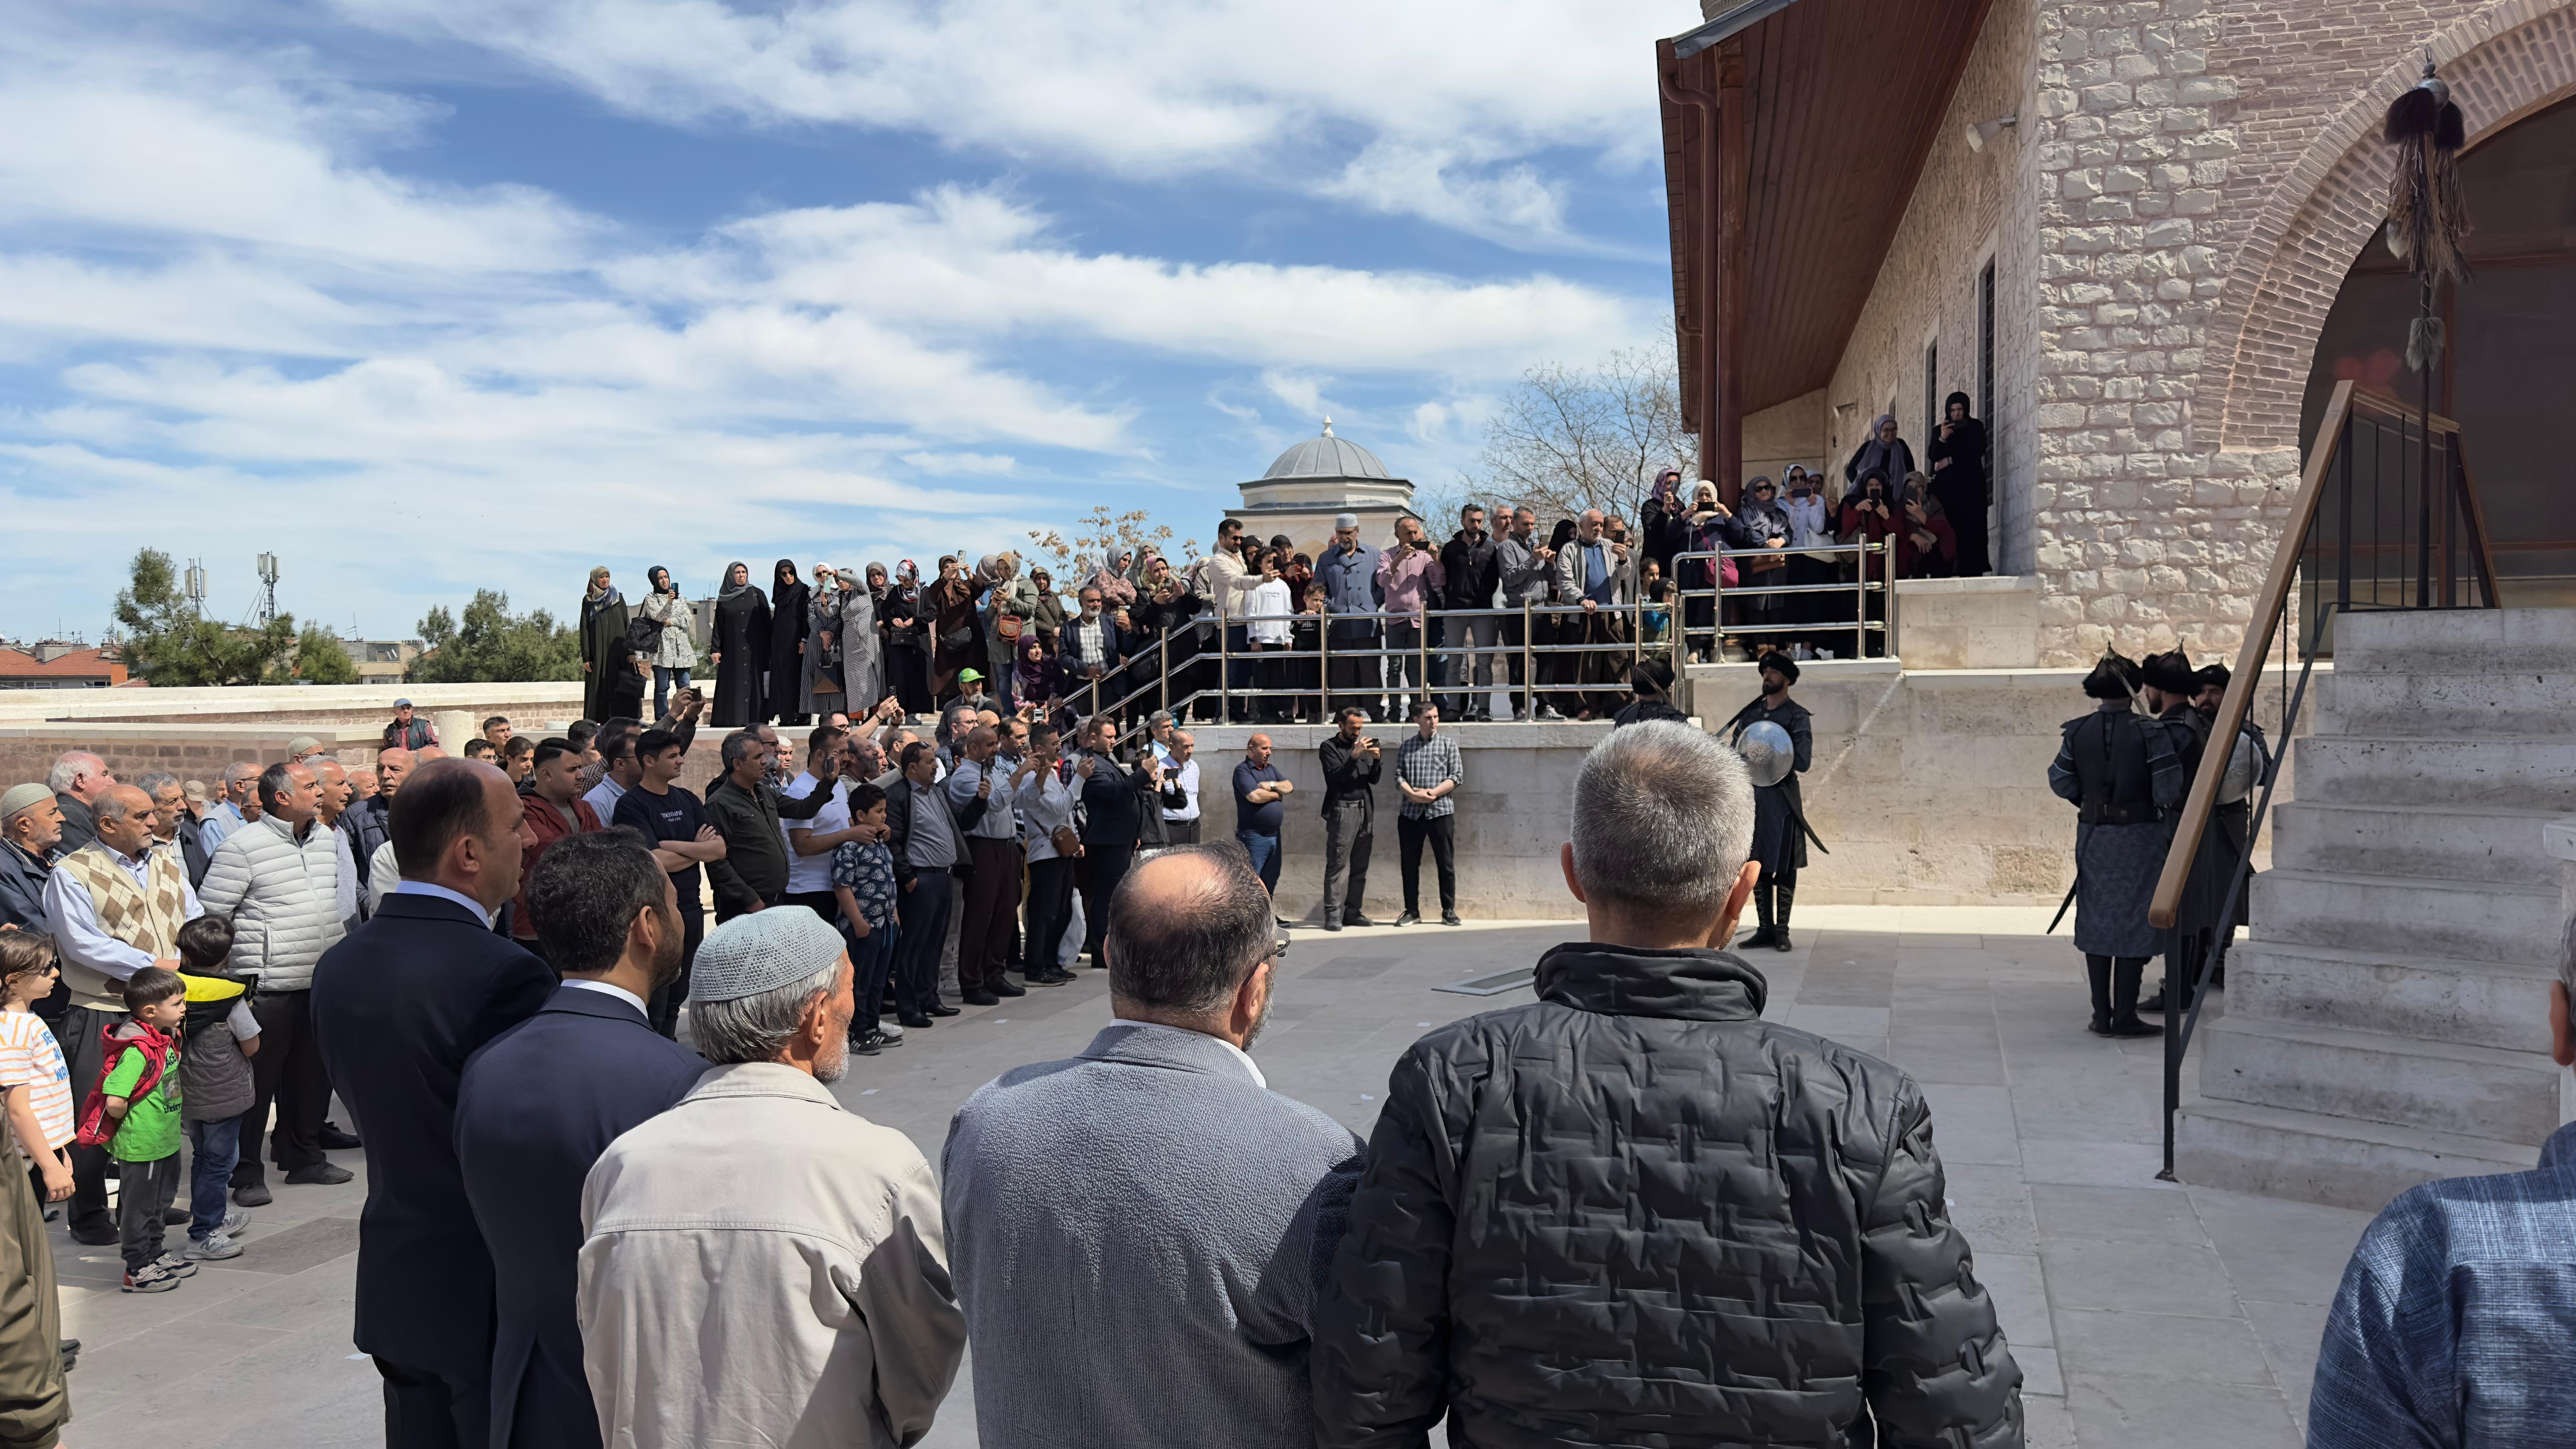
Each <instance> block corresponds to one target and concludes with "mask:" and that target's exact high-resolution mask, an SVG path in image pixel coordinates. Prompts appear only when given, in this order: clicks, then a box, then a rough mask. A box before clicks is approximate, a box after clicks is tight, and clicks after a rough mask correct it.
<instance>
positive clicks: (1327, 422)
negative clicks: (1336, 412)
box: [1324, 413, 1333, 438]
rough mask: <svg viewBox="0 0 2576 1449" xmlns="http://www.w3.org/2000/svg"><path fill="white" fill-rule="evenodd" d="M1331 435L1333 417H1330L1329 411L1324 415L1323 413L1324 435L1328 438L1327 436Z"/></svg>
mask: <svg viewBox="0 0 2576 1449" xmlns="http://www.w3.org/2000/svg"><path fill="white" fill-rule="evenodd" d="M1332 435H1333V418H1332V415H1331V414H1330V413H1327V414H1325V415H1324V436H1325V437H1328V438H1329V437H1331V436H1332Z"/></svg>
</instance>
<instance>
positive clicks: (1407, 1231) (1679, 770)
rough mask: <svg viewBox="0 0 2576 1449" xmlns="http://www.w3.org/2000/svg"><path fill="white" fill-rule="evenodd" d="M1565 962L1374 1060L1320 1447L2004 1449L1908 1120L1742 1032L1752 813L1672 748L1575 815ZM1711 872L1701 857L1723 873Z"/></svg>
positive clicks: (1985, 1320) (1736, 793)
mask: <svg viewBox="0 0 2576 1449" xmlns="http://www.w3.org/2000/svg"><path fill="white" fill-rule="evenodd" d="M1573 825H1574V829H1573V835H1574V839H1573V840H1572V841H1571V842H1570V843H1568V844H1567V845H1566V846H1565V847H1564V850H1563V852H1562V854H1563V865H1564V870H1565V878H1566V884H1567V886H1568V888H1569V889H1570V890H1571V891H1572V892H1573V894H1574V896H1575V898H1576V899H1577V900H1579V901H1581V902H1583V904H1584V908H1585V912H1586V914H1587V916H1588V918H1589V921H1590V940H1589V941H1588V942H1586V943H1584V944H1580V945H1573V944H1569V945H1563V946H1558V947H1556V948H1555V949H1553V950H1551V951H1549V952H1548V953H1547V955H1546V956H1544V957H1542V958H1541V959H1540V961H1539V964H1538V983H1537V984H1538V997H1539V999H1538V1000H1537V1001H1536V1002H1535V1003H1533V1004H1531V1005H1528V1006H1521V1007H1514V1008H1510V1009H1507V1010H1503V1011H1495V1012H1488V1013H1486V1014H1484V1015H1482V1016H1474V1017H1469V1018H1468V1019H1466V1020H1464V1021H1460V1022H1456V1023H1453V1024H1452V1025H1450V1026H1447V1027H1444V1028H1442V1029H1440V1030H1439V1031H1435V1032H1433V1033H1432V1034H1431V1035H1429V1036H1427V1037H1424V1038H1423V1039H1422V1040H1421V1041H1419V1042H1416V1043H1415V1044H1414V1046H1413V1048H1412V1050H1410V1051H1408V1052H1407V1053H1406V1054H1405V1055H1404V1057H1403V1059H1402V1060H1401V1061H1400V1062H1398V1063H1397V1065H1396V1068H1395V1072H1394V1074H1393V1077H1392V1079H1391V1080H1390V1081H1389V1083H1388V1087H1387V1102H1386V1107H1385V1110H1384V1112H1383V1114H1382V1115H1381V1116H1380V1117H1379V1118H1378V1122H1377V1128H1376V1131H1375V1133H1374V1135H1373V1136H1372V1137H1371V1138H1370V1141H1369V1149H1368V1170H1367V1174H1366V1175H1365V1176H1364V1177H1363V1178H1362V1180H1361V1183H1360V1188H1359V1192H1358V1196H1357V1197H1356V1198H1355V1200H1354V1201H1353V1202H1352V1204H1351V1222H1350V1232H1349V1235H1348V1236H1347V1237H1346V1238H1344V1239H1343V1241H1342V1245H1341V1248H1340V1250H1339V1252H1338V1253H1337V1255H1336V1256H1335V1259H1334V1262H1333V1266H1332V1270H1331V1273H1332V1276H1331V1281H1330V1282H1329V1284H1328V1285H1327V1288H1326V1292H1325V1296H1324V1300H1323V1301H1322V1302H1321V1303H1320V1304H1318V1305H1317V1308H1316V1315H1315V1349H1314V1355H1313V1359H1312V1363H1313V1373H1314V1387H1315V1424H1316V1435H1315V1442H1316V1443H1317V1444H1318V1445H1319V1446H1323V1449H1364V1446H1366V1449H1375V1446H1389V1449H1393V1446H1407V1449H1410V1446H1417V1445H1422V1444H1425V1443H1426V1442H1427V1440H1426V1435H1427V1434H1428V1432H1429V1430H1430V1428H1431V1426H1432V1425H1434V1424H1436V1423H1438V1422H1439V1421H1440V1419H1441V1417H1442V1416H1443V1415H1444V1414H1445V1415H1446V1416H1447V1417H1448V1421H1449V1436H1450V1439H1451V1441H1452V1442H1453V1443H1462V1444H1463V1443H1472V1444H1474V1445H1476V1446H1478V1449H1522V1446H1530V1449H1536V1446H1540V1445H1551V1446H1552V1445H1561V1444H1569V1443H1572V1444H1657V1445H1663V1446H1667V1449H1694V1446H1702V1445H1705V1446H1711V1449H1715V1446H1719V1445H1738V1444H1812V1445H1820V1446H1821V1445H1850V1446H1855V1449H1857V1446H1868V1445H1872V1444H1875V1445H1879V1446H1904V1449H1912V1446H1922V1449H1933V1446H1939V1449H2019V1446H2020V1444H2021V1442H2022V1408H2021V1370H2020V1368H2019V1367H2017V1366H2016V1365H2015V1364H2014V1363H2013V1358H2012V1353H2011V1351H2010V1350H2009V1349H2007V1348H2006V1347H2005V1344H2004V1338H2003V1334H2002V1332H2001V1331H2000V1330H1999V1329H1998V1328H1997V1327H1996V1325H1995V1309H1994V1304H1993V1302H1992V1301H1991V1300H1990V1299H1989V1298H1988V1297H1987V1295H1986V1291H1985V1288H1984V1287H1983V1285H1981V1284H1979V1283H1978V1281H1977V1279H1976V1276H1975V1274H1974V1271H1973V1268H1972V1265H1971V1263H1970V1260H1969V1254H1968V1244H1967V1240H1966V1239H1964V1238H1963V1237H1961V1236H1960V1234H1959V1231H1958V1230H1957V1229H1956V1228H1954V1227H1952V1226H1951V1224H1950V1221H1949V1218H1948V1216H1947V1213H1946V1211H1945V1209H1944V1200H1943V1195H1942V1178H1941V1160H1940V1156H1939V1154H1937V1153H1936V1152H1934V1150H1933V1147H1932V1126H1931V1111H1930V1109H1929V1108H1928V1107H1927V1106H1926V1105H1925V1104H1924V1101H1923V1095H1922V1092H1921V1090H1920V1089H1919V1088H1917V1087H1916V1086H1915V1085H1914V1083H1913V1081H1912V1080H1910V1079H1909V1078H1907V1076H1906V1075H1905V1074H1904V1073H1903V1072H1900V1071H1898V1070H1897V1069H1896V1068H1894V1067H1892V1066H1889V1065H1888V1064H1887V1063H1885V1062H1882V1061H1879V1060H1877V1059H1876V1058H1874V1057H1870V1056H1866V1055H1864V1054H1862V1053H1860V1052H1856V1051H1853V1050H1851V1049H1850V1048H1848V1047H1844V1046H1839V1045H1836V1044H1835V1043H1833V1042H1830V1041H1826V1040H1824V1039H1823V1038H1821V1037H1817V1036H1814V1035H1812V1034H1810V1033H1807V1032H1803V1031H1797V1030H1793V1029H1791V1028H1789V1027H1785V1026H1776V1025H1773V1024H1771V1023H1768V1022H1765V1021H1763V1020H1762V1019H1761V1011H1762V1002H1763V996H1764V990H1765V988H1764V982H1763V979H1762V975H1761V973H1760V972H1758V971H1756V970H1754V969H1753V968H1752V967H1751V966H1749V965H1747V964H1745V963H1744V962H1742V961H1740V960H1738V959H1736V957H1734V956H1733V955H1731V954H1729V953H1728V952H1726V951H1724V950H1719V949H1712V948H1710V947H1709V945H1708V944H1707V943H1709V942H1711V941H1718V942H1724V941H1728V940H1731V939H1732V938H1733V932H1734V929H1735V920H1736V917H1737V916H1738V915H1739V914H1740V913H1741V912H1742V911H1743V908H1744V903H1745V901H1746V900H1747V899H1748V898H1749V897H1750V896H1751V894H1752V891H1753V883H1754V880H1755V878H1756V874H1757V871H1758V868H1757V867H1746V866H1745V864H1744V862H1745V856H1746V854H1747V852H1748V851H1749V850H1750V848H1751V838H1752V832H1753V791H1752V784H1751V781H1750V780H1749V779H1748V778H1747V777H1746V775H1745V772H1744V765H1743V762H1742V760H1741V759H1740V758H1738V757H1737V755H1736V754H1735V752H1734V751H1732V750H1730V749H1728V748H1726V747H1725V746H1724V745H1723V744H1721V743H1719V742H1718V741H1716V740H1715V739H1712V738H1711V737H1710V736H1708V735H1706V734H1703V733H1701V732H1700V731H1698V730H1695V729H1692V728H1690V727H1689V726H1688V725H1683V724H1676V723H1673V722H1670V721H1654V722H1649V723H1646V724H1640V725H1635V726H1632V727H1630V728H1628V729H1623V730H1618V731H1614V732H1613V733H1612V734H1611V735H1610V737H1609V738H1608V739H1606V740H1604V741H1603V742H1602V743H1601V744H1600V745H1598V746H1596V747H1595V748H1594V749H1593V751H1592V754H1591V756H1590V758H1589V759H1587V760H1586V761H1585V762H1584V766H1583V769H1582V772H1581V774H1580V776H1579V777H1578V778H1577V780H1576V782H1575V791H1574V821H1573ZM1721 863H1722V864H1721Z"/></svg>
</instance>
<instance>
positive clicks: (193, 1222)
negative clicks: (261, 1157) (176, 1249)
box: [184, 1114, 242, 1243]
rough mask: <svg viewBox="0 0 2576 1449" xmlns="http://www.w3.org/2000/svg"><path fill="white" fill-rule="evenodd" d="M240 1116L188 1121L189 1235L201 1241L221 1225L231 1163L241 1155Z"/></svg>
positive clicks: (222, 1223) (231, 1175) (230, 1176)
mask: <svg viewBox="0 0 2576 1449" xmlns="http://www.w3.org/2000/svg"><path fill="white" fill-rule="evenodd" d="M241 1124H242V1119H241V1117H240V1116H239V1115H238V1114H236V1115H234V1116H230V1117H226V1118H224V1119H223V1120H222V1121H220V1122H189V1123H186V1124H184V1125H185V1126H186V1128H187V1132H188V1207H189V1210H190V1211H191V1212H193V1213H194V1214H195V1216H194V1217H192V1218H190V1219H189V1220H188V1237H189V1238H190V1239H191V1240H193V1241H195V1242H200V1243H202V1242H204V1241H205V1240H206V1238H207V1236H208V1235H209V1234H211V1233H213V1232H214V1230H215V1229H217V1228H220V1227H222V1226H223V1225H224V1191H225V1189H226V1188H227V1187H229V1186H230V1185H231V1183H232V1178H233V1164H234V1163H235V1162H237V1161H239V1160H240V1158H241Z"/></svg>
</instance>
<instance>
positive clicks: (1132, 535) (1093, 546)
mask: <svg viewBox="0 0 2576 1449" xmlns="http://www.w3.org/2000/svg"><path fill="white" fill-rule="evenodd" d="M1074 529H1075V532H1074V535H1073V537H1071V538H1066V537H1065V536H1064V535H1063V534H1062V533H1060V532H1058V531H1056V530H1055V529H1052V528H1046V529H1038V528H1032V529H1030V530H1029V543H1030V545H1031V547H1032V549H1033V551H1034V552H1036V553H1037V554H1038V555H1039V558H1038V562H1040V563H1044V564H1046V565H1048V567H1049V569H1050V571H1051V572H1053V573H1054V575H1055V580H1056V584H1057V586H1058V587H1059V588H1060V589H1062V590H1065V591H1067V592H1071V591H1073V590H1076V589H1078V588H1079V587H1080V583H1079V580H1081V579H1084V578H1088V577H1090V575H1091V572H1092V570H1094V569H1096V568H1098V567H1099V566H1100V565H1101V564H1102V563H1103V562H1105V561H1107V560H1108V559H1110V558H1113V557H1115V556H1116V555H1118V554H1120V553H1132V554H1134V555H1136V557H1137V562H1138V564H1140V565H1141V564H1142V562H1143V560H1144V558H1145V556H1146V555H1148V554H1160V555H1162V556H1163V557H1164V558H1167V559H1169V560H1171V564H1172V568H1173V569H1174V570H1175V571H1178V570H1181V569H1186V568H1188V567H1189V566H1190V562H1191V560H1193V559H1195V558H1196V557H1198V548H1199V544H1198V540H1197V539H1194V538H1185V539H1183V540H1181V542H1180V546H1179V550H1178V551H1177V552H1175V551H1174V548H1173V545H1172V529H1171V525H1169V524H1157V523H1155V522H1153V520H1152V517H1151V515H1149V514H1147V513H1146V512H1145V511H1144V510H1143V509H1136V510H1133V511H1131V512H1127V513H1111V512H1110V511H1109V510H1108V509H1107V508H1105V507H1094V508H1093V509H1092V510H1091V511H1090V512H1089V513H1086V514H1084V515H1083V516H1082V517H1081V518H1079V519H1077V520H1075V523H1074Z"/></svg>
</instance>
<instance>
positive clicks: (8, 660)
mask: <svg viewBox="0 0 2576 1449" xmlns="http://www.w3.org/2000/svg"><path fill="white" fill-rule="evenodd" d="M127 682H128V681H127V679H126V675H125V656H124V655H122V654H120V653H118V652H117V651H116V650H115V649H114V648H112V647H103V646H102V647H93V646H91V645H87V644H71V643H65V642H63V641H62V640H59V639H48V640H44V641H42V642H40V643H36V644H30V645H26V646H24V647H21V646H18V645H0V689H112V688H115V687H116V686H118V685H121V684H125V683H127ZM134 682H136V683H140V682H141V681H134Z"/></svg>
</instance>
